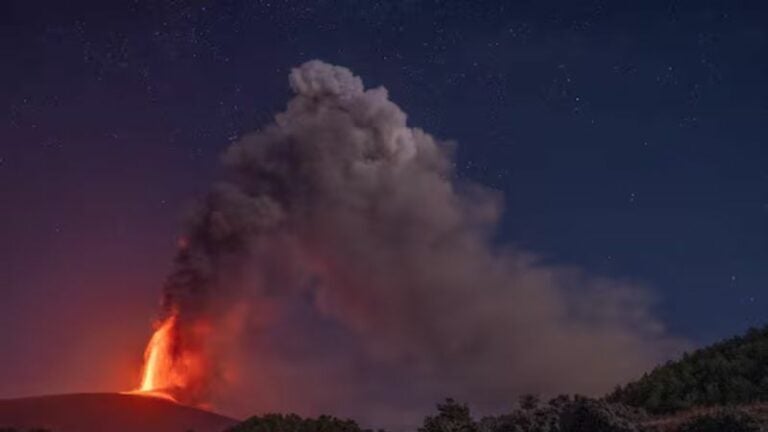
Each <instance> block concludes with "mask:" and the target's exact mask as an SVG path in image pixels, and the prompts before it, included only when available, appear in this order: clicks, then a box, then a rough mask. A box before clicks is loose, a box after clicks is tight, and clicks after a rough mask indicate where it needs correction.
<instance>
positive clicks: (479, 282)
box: [164, 61, 677, 425]
mask: <svg viewBox="0 0 768 432" xmlns="http://www.w3.org/2000/svg"><path fill="white" fill-rule="evenodd" d="M290 84H291V87H292V89H293V90H294V92H295V93H296V96H295V97H294V98H293V99H292V100H291V101H290V102H289V103H288V107H287V109H286V111H285V112H283V113H281V114H279V115H277V116H276V119H275V122H274V124H271V125H268V126H266V127H265V128H264V129H263V130H261V131H258V132H255V133H252V134H250V135H246V136H244V137H243V138H242V139H241V140H240V141H238V142H236V143H234V144H233V145H232V146H231V147H230V148H229V149H228V150H227V151H226V152H225V154H224V156H223V167H224V172H225V175H224V179H223V180H222V181H221V182H220V183H218V184H217V185H215V187H213V189H212V191H211V192H210V194H209V195H208V196H207V197H206V199H205V200H204V201H203V202H202V203H201V204H200V207H199V209H198V211H197V213H196V214H195V215H194V217H193V218H192V220H191V221H190V224H189V227H188V229H187V235H186V237H185V238H184V239H183V244H182V245H181V248H180V251H179V255H178V256H177V258H176V263H175V270H174V272H173V274H172V275H171V277H170V278H169V280H168V282H167V284H166V287H165V303H164V304H165V308H166V311H167V312H168V313H177V314H178V316H179V320H180V323H181V324H180V327H181V329H182V330H181V333H180V335H179V342H178V346H179V348H178V349H179V350H181V351H184V350H190V351H196V352H204V353H205V358H206V362H207V364H209V365H210V368H209V369H208V370H210V371H211V373H209V374H207V375H206V376H204V377H200V378H199V380H198V381H199V382H196V383H194V385H191V386H190V387H189V388H187V389H183V393H184V394H183V398H182V399H183V400H187V401H205V400H211V398H213V400H215V401H217V402H218V403H219V404H220V405H223V408H225V409H227V408H228V409H229V410H232V411H235V412H239V413H240V414H251V413H253V412H254V411H259V410H265V411H266V410H284V411H297V412H300V413H304V414H315V413H318V412H330V413H340V414H342V415H349V416H355V417H357V418H360V419H362V420H363V421H374V422H378V424H390V425H392V424H403V423H409V422H412V421H413V419H414V418H416V417H417V416H421V415H423V414H424V413H425V412H426V410H427V409H428V408H429V407H430V406H431V405H432V404H433V403H434V402H436V401H438V400H440V399H442V398H444V397H446V396H454V397H457V398H461V399H462V400H466V401H469V402H471V403H473V404H474V405H476V406H478V407H480V408H481V409H485V410H494V409H500V408H504V407H507V406H509V405H510V404H511V402H512V401H513V400H515V397H516V395H519V394H521V393H523V392H543V393H554V392H584V393H591V394H594V393H596V392H602V391H606V390H609V389H610V388H611V387H612V386H614V385H615V384H617V383H619V382H622V381H623V380H626V379H628V378H631V377H633V376H635V375H637V374H638V373H639V372H641V371H642V370H644V369H645V368H647V367H648V366H650V365H653V364H654V363H655V362H657V361H659V360H660V359H662V358H664V357H665V356H667V355H669V353H670V352H671V350H674V349H676V348H677V342H676V341H674V340H672V339H670V338H668V337H666V336H665V335H664V333H663V329H662V327H661V325H660V324H659V322H658V321H657V320H655V319H654V318H653V317H652V316H651V315H650V313H649V309H648V299H647V296H646V293H645V292H644V291H643V290H642V289H641V288H639V287H635V286H632V285H630V284H627V283H624V282H620V281H616V280H610V279H604V278H592V277H588V276H587V275H585V274H583V273H582V272H580V271H579V270H578V269H573V268H565V267H555V266H552V265H546V264H543V263H541V262H540V261H539V260H538V259H537V257H536V256H535V255H532V254H530V253H527V252H525V251H521V250H516V249H513V248H505V247H498V246H494V245H492V242H491V237H492V236H493V231H494V227H495V225H496V223H497V220H498V218H499V214H500V211H501V209H502V202H501V198H502V197H501V196H499V194H497V193H495V192H492V191H490V190H488V189H485V188H483V187H482V186H480V185H477V184H472V183H468V182H458V181H456V180H455V179H454V176H453V171H452V159H451V153H452V150H451V146H450V145H448V144H446V143H442V142H438V141H436V140H435V139H434V138H433V137H431V136H430V135H429V134H427V133H425V132H424V131H422V130H420V129H418V128H411V127H408V126H407V125H406V115H405V113H403V112H402V111H401V110H400V109H399V108H398V107H397V105H395V104H394V103H393V102H391V101H390V100H389V99H388V95H387V91H386V90H385V89H384V88H374V89H369V90H365V89H364V87H363V83H362V81H361V79H360V78H358V77H356V76H354V75H353V74H352V73H351V72H350V71H349V70H347V69H345V68H342V67H337V66H332V65H329V64H326V63H323V62H320V61H310V62H308V63H305V64H303V65H302V66H300V67H298V68H296V69H294V70H293V71H292V72H291V74H290ZM235 311H236V312H235ZM233 317H234V318H233ZM239 318H242V319H239ZM200 322H204V323H206V325H207V326H210V329H211V330H210V331H206V332H202V333H201V332H199V331H195V330H190V329H192V328H195V323H200ZM233 322H237V324H233ZM224 327H226V329H227V330H222V328H224ZM235 327H237V328H240V329H241V330H242V331H239V332H238V334H239V336H238V338H237V343H236V344H231V342H232V340H226V339H227V337H222V336H217V337H216V338H215V340H214V338H213V337H212V336H211V335H222V334H226V335H233V334H235V332H234V331H232V330H231V329H232V328H235ZM227 376H229V377H230V383H229V384H227V385H224V384H222V382H223V381H226V378H227ZM232 377H234V378H232ZM214 389H216V390H217V391H216V392H214V393H212V392H211V391H212V390H214ZM219 390H220V391H219Z"/></svg>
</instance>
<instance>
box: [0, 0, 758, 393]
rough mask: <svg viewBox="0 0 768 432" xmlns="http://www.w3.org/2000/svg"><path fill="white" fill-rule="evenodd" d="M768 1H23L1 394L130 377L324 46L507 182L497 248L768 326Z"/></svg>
mask: <svg viewBox="0 0 768 432" xmlns="http://www.w3.org/2000/svg"><path fill="white" fill-rule="evenodd" d="M766 22H768V5H766V4H765V3H764V2H761V1H747V0H745V1H725V0H724V1H700V0H697V1H693V0H691V1H683V0H680V1H676V0H664V1H653V0H644V1H633V2H610V1H597V0H589V1H528V0H520V1H483V2H475V1H447V0H446V1H436V0H423V1H416V0H403V1H397V2H394V1H393V2H390V1H374V0H370V1H351V0H339V1H330V0H312V1H279V0H272V1H219V2H205V1H182V0H177V1H121V2H77V1H75V2H71V3H69V2H67V3H66V4H65V2H54V1H49V2H45V1H39V2H34V1H33V2H26V1H24V2H22V1H5V2H2V4H0V32H2V33H1V34H0V54H2V56H1V57H0V58H2V61H1V63H0V64H1V67H0V88H2V91H0V101H1V102H0V109H1V110H2V111H0V113H1V114H0V209H2V211H1V212H0V222H1V223H0V239H2V241H1V242H0V294H1V295H2V297H0V350H1V351H0V352H2V356H3V360H2V364H3V369H4V370H3V372H2V373H0V380H1V381H3V384H2V385H0V397H10V396H19V395H26V394H35V393H50V392H51V390H52V389H53V390H55V391H62V392H63V391H78V390H79V391H82V390H84V389H91V390H114V389H115V388H130V386H131V385H132V383H133V382H134V381H135V377H134V376H133V375H131V372H130V371H135V370H136V367H137V366H136V364H137V362H138V361H139V359H137V358H136V357H137V353H140V352H141V350H142V346H143V344H144V342H145V339H146V336H147V329H148V328H149V323H150V322H151V320H152V318H153V317H154V316H155V313H156V311H157V305H158V301H159V298H158V297H159V287H160V284H161V283H162V280H163V278H164V277H165V274H166V273H167V271H168V268H169V265H170V264H169V263H170V258H171V257H172V255H173V251H174V248H175V241H176V236H177V234H178V232H179V221H180V219H181V216H182V215H183V213H184V210H185V208H187V207H188V206H189V203H190V200H191V199H192V198H194V197H195V196H197V195H199V194H200V193H201V192H203V191H205V190H206V188H207V187H208V185H209V184H210V182H211V180H212V179H213V178H214V177H215V175H216V170H217V168H216V166H217V158H218V155H219V153H220V152H221V151H222V150H223V149H224V148H225V147H226V146H227V145H228V144H229V143H230V142H231V141H232V140H234V139H236V138H237V137H238V136H240V135H241V134H242V133H244V132H245V131H249V130H253V129H256V128H258V127H259V126H260V125H263V124H265V123H267V122H269V121H271V119H272V116H273V115H274V113H276V112H279V111H280V110H282V109H283V107H284V104H285V101H286V100H287V99H288V97H289V95H290V90H289V88H288V84H287V74H288V72H289V71H290V69H291V68H292V67H294V66H296V65H298V64H300V63H302V62H304V61H307V60H310V59H315V58H318V59H323V60H325V61H328V62H331V63H335V64H339V65H343V66H346V67H348V68H350V69H351V70H353V71H355V73H356V74H358V75H360V76H361V77H363V79H364V80H365V82H366V84H368V85H373V86H376V85H383V86H386V87H387V89H389V91H390V95H391V98H392V99H393V100H394V101H395V102H396V103H397V104H398V105H400V106H401V107H402V108H403V110H404V111H405V112H407V113H408V114H409V124H411V125H414V126H418V127H421V128H423V129H425V130H426V131H428V132H430V133H432V134H433V135H435V136H437V137H439V138H441V139H446V140H453V141H456V142H457V143H458V148H457V151H456V169H457V175H458V176H459V177H462V178H467V179H471V180H474V181H477V182H480V183H482V184H485V185H487V186H489V187H492V188H494V189H497V190H499V191H502V192H503V193H504V196H505V209H506V210H505V213H504V216H503V220H502V223H501V225H500V227H499V231H498V233H497V235H496V241H497V242H499V243H502V244H513V245H516V246H519V247H521V248H523V249H526V250H530V251H534V252H535V253H537V254H540V255H541V256H543V257H545V259H546V261H548V262H552V263H562V264H567V265H576V266H579V267H581V268H583V269H585V270H586V271H587V272H588V273H589V274H593V275H605V276H610V277H613V278H618V279H626V280H630V281H633V282H636V283H640V284H642V285H644V286H646V287H647V288H648V289H649V290H650V291H651V292H652V293H653V294H654V296H655V300H656V301H655V305H654V312H655V313H656V314H657V315H658V316H659V317H660V318H661V319H662V320H663V322H664V323H665V324H666V326H667V328H668V329H669V331H670V333H672V334H675V335H680V336H681V337H684V338H686V339H688V340H690V341H692V342H693V343H694V344H697V345H702V344H705V343H710V342H713V341H715V340H717V339H720V338H723V337H727V336H729V335H732V334H735V333H738V332H741V331H744V330H745V329H746V328H748V327H750V326H753V325H764V324H766V319H765V315H764V310H765V308H766V305H767V304H768V296H766V294H765V287H766V285H767V284H768V266H766V265H765V263H766V259H768V241H767V240H768V187H767V185H768V129H766V124H768V80H766V77H768V28H767V27H766V26H765V23H766Z"/></svg>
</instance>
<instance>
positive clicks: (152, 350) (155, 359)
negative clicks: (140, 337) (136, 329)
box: [126, 315, 187, 402]
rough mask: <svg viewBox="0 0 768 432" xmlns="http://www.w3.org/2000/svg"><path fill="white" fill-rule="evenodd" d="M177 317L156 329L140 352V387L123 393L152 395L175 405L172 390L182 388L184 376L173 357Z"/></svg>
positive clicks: (176, 359)
mask: <svg viewBox="0 0 768 432" xmlns="http://www.w3.org/2000/svg"><path fill="white" fill-rule="evenodd" d="M177 324H178V317H177V316H176V315H171V316H169V317H168V318H166V319H165V320H164V321H161V322H160V323H159V325H158V326H157V328H156V330H155V332H154V333H153V334H152V337H151V338H150V339H149V343H148V344H147V348H146V350H145V351H144V367H143V369H142V377H141V384H140V385H139V388H137V389H136V390H133V391H130V392H126V393H129V394H137V395H143V396H153V397H159V398H163V399H168V400H171V401H174V402H177V400H176V398H175V397H174V396H173V393H174V391H175V390H177V389H180V388H183V387H184V386H185V385H186V382H187V377H185V376H184V373H183V368H180V367H179V366H181V365H180V364H179V359H178V358H177V357H178V355H177V350H176V347H175V344H176V343H177V337H178V331H179V329H178V325H177Z"/></svg>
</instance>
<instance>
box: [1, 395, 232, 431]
mask: <svg viewBox="0 0 768 432" xmlns="http://www.w3.org/2000/svg"><path fill="white" fill-rule="evenodd" d="M236 423H237V421H236V420H234V419H231V418H228V417H224V416H220V415H218V414H214V413H211V412H208V411H203V410H200V409H196V408H191V407H187V406H183V405H179V404H176V403H173V402H170V401H167V400H164V399H160V398H155V397H147V396H136V395H126V394H117V393H86V394H70V395H56V396H41V397H30V398H23V399H2V400H0V428H3V427H15V428H17V429H19V430H26V429H28V428H46V429H50V430H51V431H52V432H104V431H109V432H137V431H141V432H187V431H195V432H221V431H222V430H224V429H226V428H227V427H230V426H232V425H234V424H236Z"/></svg>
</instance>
